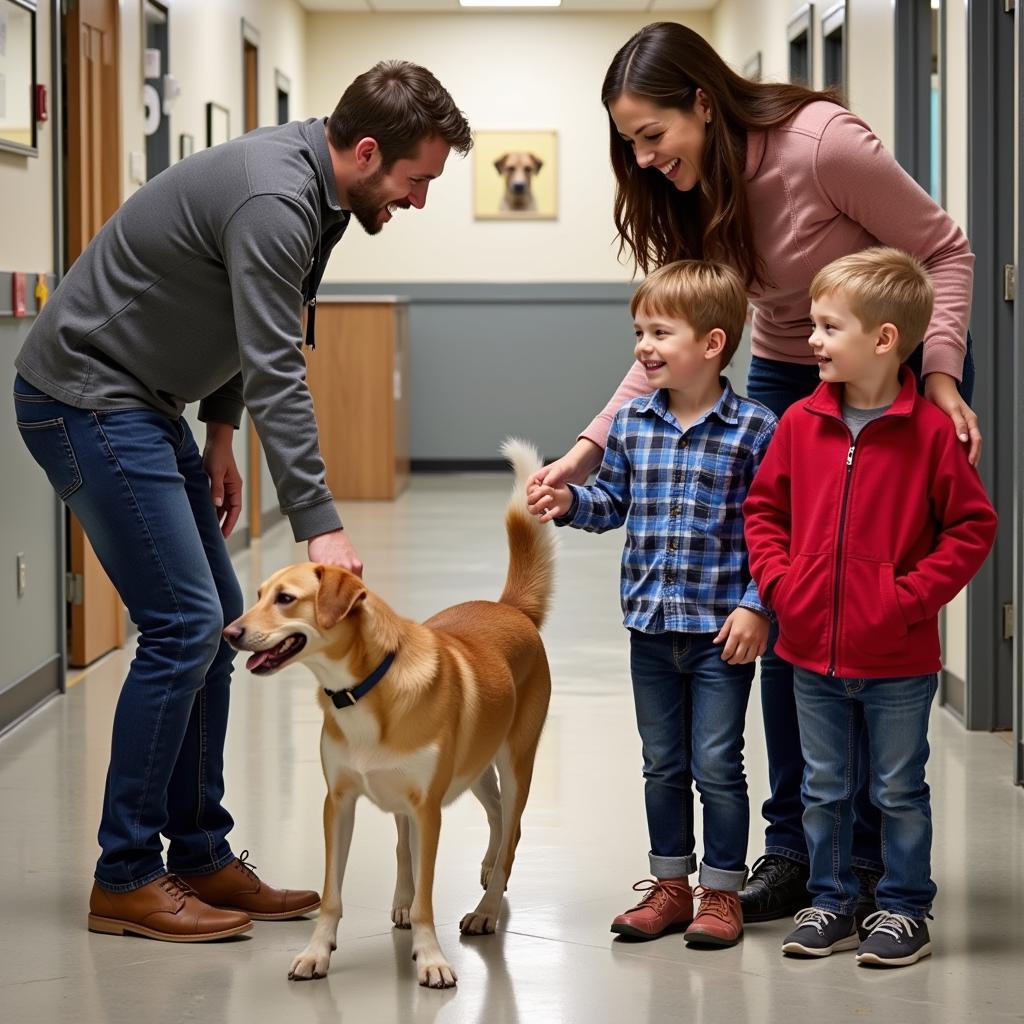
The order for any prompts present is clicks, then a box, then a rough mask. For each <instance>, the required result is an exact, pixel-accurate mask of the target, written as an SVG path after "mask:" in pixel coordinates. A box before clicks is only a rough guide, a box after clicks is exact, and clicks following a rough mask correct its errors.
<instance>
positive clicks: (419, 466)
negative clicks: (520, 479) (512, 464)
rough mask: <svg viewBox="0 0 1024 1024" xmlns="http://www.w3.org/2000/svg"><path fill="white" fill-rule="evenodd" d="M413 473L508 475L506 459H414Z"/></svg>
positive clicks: (411, 469) (411, 467) (411, 465)
mask: <svg viewBox="0 0 1024 1024" xmlns="http://www.w3.org/2000/svg"><path fill="white" fill-rule="evenodd" d="M409 470H410V472H412V473H507V472H508V463H507V462H506V461H505V460H504V459H412V460H411V461H410V463H409Z"/></svg>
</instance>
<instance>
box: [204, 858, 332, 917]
mask: <svg viewBox="0 0 1024 1024" xmlns="http://www.w3.org/2000/svg"><path fill="white" fill-rule="evenodd" d="M248 857H249V851H248V850H243V851H242V856H241V857H236V858H235V859H234V860H233V861H232V862H231V863H230V864H228V865H227V866H225V867H223V868H221V869H220V871H214V872H213V874H210V875H189V876H188V884H189V885H191V886H192V888H193V889H195V891H196V892H197V893H198V894H199V898H200V899H201V900H204V901H205V902H206V903H209V904H210V906H212V907H220V908H221V909H223V910H241V911H244V912H245V913H246V914H248V915H249V916H250V917H251V918H252V919H253V920H254V921H287V920H288V919H289V918H292V917H301V916H302V915H303V914H308V913H309V912H310V911H311V910H316V908H317V907H319V906H320V894H319V893H316V892H313V891H312V890H311V889H275V888H274V887H273V886H272V885H267V883H266V882H263V881H261V880H260V879H259V878H258V877H257V875H256V872H255V871H254V870H253V868H254V867H255V865H252V864H248V863H246V861H247V859H248Z"/></svg>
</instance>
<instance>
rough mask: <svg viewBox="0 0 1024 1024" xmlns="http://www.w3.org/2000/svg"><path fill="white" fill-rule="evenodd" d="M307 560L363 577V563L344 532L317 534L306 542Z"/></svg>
mask: <svg viewBox="0 0 1024 1024" xmlns="http://www.w3.org/2000/svg"><path fill="white" fill-rule="evenodd" d="M308 547H309V560H310V561H311V562H318V563H320V564H321V565H337V566H339V567H340V568H342V569H348V571H349V572H352V573H355V574H356V576H362V575H363V563H362V561H361V560H360V558H359V555H358V554H357V553H356V549H355V548H354V547H353V546H352V542H351V541H350V540H349V539H348V534H347V533H345V531H344V530H331V531H330V532H329V533H318V534H317V535H316V536H315V537H310V538H309V541H308Z"/></svg>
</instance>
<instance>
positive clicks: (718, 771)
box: [630, 630, 754, 891]
mask: <svg viewBox="0 0 1024 1024" xmlns="http://www.w3.org/2000/svg"><path fill="white" fill-rule="evenodd" d="M713 636H714V634H689V633H641V632H639V631H638V630H630V669H631V673H632V677H633V700H634V703H635V704H636V723H637V727H638V728H639V730H640V738H641V740H643V753H644V779H645V780H646V782H645V784H644V799H645V802H646V806H647V829H648V832H649V834H650V841H651V853H650V868H651V873H652V874H653V875H654V876H655V877H656V878H682V877H683V876H684V875H689V874H691V873H692V872H693V871H694V870H695V869H696V867H697V863H696V857H695V855H694V848H695V845H696V844H695V839H694V834H693V785H694V783H696V785H697V790H698V792H699V793H700V799H701V803H702V804H703V805H704V859H703V861H702V862H701V865H700V875H699V879H700V883H701V885H705V886H707V887H708V888H711V889H726V890H730V891H735V890H737V889H741V888H743V885H744V883H745V882H746V878H747V868H746V859H747V833H748V831H749V828H750V804H749V802H748V800H747V780H746V776H745V775H744V774H743V723H744V718H745V716H746V711H747V700H748V698H749V696H750V684H751V681H752V680H753V678H754V664H753V662H751V663H750V664H749V665H729V664H726V662H724V661H722V648H721V647H720V646H719V647H716V646H715V645H714V644H713V643H712V642H711V641H712V638H713Z"/></svg>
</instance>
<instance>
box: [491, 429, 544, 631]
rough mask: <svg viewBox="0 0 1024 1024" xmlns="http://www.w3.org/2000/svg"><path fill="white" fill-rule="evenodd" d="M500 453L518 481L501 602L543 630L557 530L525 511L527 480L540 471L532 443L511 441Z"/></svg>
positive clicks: (508, 513) (508, 515)
mask: <svg viewBox="0 0 1024 1024" xmlns="http://www.w3.org/2000/svg"><path fill="white" fill-rule="evenodd" d="M501 454H502V455H504V456H505V458H506V459H508V461H509V462H511V463H512V468H513V469H514V470H515V474H516V482H515V484H514V486H513V487H512V497H511V498H509V502H508V506H507V508H506V510H505V529H506V531H507V532H508V549H509V562H508V576H507V577H506V579H505V589H504V590H503V591H502V594H501V598H500V599H499V600H500V601H501V603H502V604H510V605H512V606H513V607H514V608H518V609H519V610H520V611H522V612H524V613H525V614H526V615H527V616H528V617H529V618H530V619H531V620H532V622H533V623H534V625H535V626H536V627H537V628H538V629H540V627H541V626H542V625H543V624H544V619H545V618H546V617H547V613H548V602H549V601H550V599H551V590H552V586H553V584H554V575H555V536H554V532H555V528H554V527H553V526H552V525H551V524H550V523H542V522H541V521H540V520H539V519H538V518H537V517H536V516H531V515H530V513H529V512H528V511H527V510H526V481H527V480H528V479H529V478H530V476H531V475H532V474H533V473H535V472H536V471H537V470H538V469H540V468H541V465H542V463H541V459H540V455H538V454H537V449H536V448H534V447H533V445H532V444H529V443H527V442H526V441H519V440H517V439H516V438H509V439H508V440H507V441H506V442H505V443H504V444H503V445H502V446H501Z"/></svg>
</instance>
